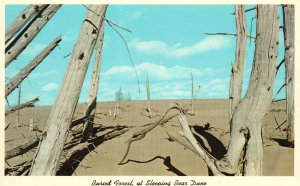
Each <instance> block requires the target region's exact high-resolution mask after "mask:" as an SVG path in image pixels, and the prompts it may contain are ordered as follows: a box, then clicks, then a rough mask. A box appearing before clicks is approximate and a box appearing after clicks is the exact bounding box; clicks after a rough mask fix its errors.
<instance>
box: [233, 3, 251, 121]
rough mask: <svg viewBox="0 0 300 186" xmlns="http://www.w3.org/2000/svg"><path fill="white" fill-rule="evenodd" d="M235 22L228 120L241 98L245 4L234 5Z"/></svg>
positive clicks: (244, 51)
mask: <svg viewBox="0 0 300 186" xmlns="http://www.w3.org/2000/svg"><path fill="white" fill-rule="evenodd" d="M235 23H236V49H235V62H234V63H233V64H232V69H231V75H230V90H229V120H231V118H232V114H233V113H234V111H235V109H236V107H237V105H238V103H239V102H240V100H241V94H242V87H243V74H244V66H245V61H246V45H247V34H246V16H245V6H244V5H235Z"/></svg>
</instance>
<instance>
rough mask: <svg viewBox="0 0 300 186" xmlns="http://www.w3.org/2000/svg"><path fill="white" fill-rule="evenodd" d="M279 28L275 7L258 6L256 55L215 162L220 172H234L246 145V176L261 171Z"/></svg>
mask: <svg viewBox="0 0 300 186" xmlns="http://www.w3.org/2000/svg"><path fill="white" fill-rule="evenodd" d="M278 31H279V22H278V13H277V6H276V5H258V6H257V27H256V46H255V56H254V62H253V67H252V72H251V77H250V83H249V87H248V90H247V93H246V96H245V98H244V99H242V101H241V102H240V103H239V104H238V106H237V109H236V110H235V112H234V114H233V117H232V121H231V126H232V130H231V138H230V142H229V147H228V151H227V154H226V155H225V157H224V158H223V159H221V160H220V161H219V162H218V167H219V169H220V170H221V171H223V172H227V173H231V174H234V173H236V172H237V169H238V163H239V160H240V156H241V152H242V150H243V148H244V146H245V145H246V152H245V160H244V161H245V163H244V167H245V168H244V173H245V175H261V174H262V163H263V162H262V160H263V146H262V136H261V134H262V119H263V117H264V115H265V114H266V112H267V110H268V108H269V107H270V104H271V102H272V93H273V85H274V78H275V74H276V59H277V51H278Z"/></svg>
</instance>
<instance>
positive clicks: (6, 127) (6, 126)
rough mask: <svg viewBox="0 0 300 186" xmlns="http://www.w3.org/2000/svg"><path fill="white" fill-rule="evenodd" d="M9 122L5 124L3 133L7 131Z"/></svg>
mask: <svg viewBox="0 0 300 186" xmlns="http://www.w3.org/2000/svg"><path fill="white" fill-rule="evenodd" d="M10 123H11V122H10V121H9V122H7V124H6V125H5V129H4V131H6V130H7V129H8V127H9V126H10Z"/></svg>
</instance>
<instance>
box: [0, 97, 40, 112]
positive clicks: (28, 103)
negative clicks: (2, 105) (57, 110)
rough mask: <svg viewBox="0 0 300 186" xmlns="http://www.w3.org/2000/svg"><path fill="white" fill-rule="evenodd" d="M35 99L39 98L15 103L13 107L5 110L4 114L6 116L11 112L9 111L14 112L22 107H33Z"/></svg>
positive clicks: (37, 99)
mask: <svg viewBox="0 0 300 186" xmlns="http://www.w3.org/2000/svg"><path fill="white" fill-rule="evenodd" d="M37 101H39V98H34V99H33V100H30V101H28V102H26V103H22V104H20V105H17V106H15V107H13V108H11V109H9V110H8V111H6V112H5V116H7V115H9V114H11V113H13V112H15V111H17V110H20V109H22V108H27V107H34V103H35V102H37Z"/></svg>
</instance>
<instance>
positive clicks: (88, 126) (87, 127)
mask: <svg viewBox="0 0 300 186" xmlns="http://www.w3.org/2000/svg"><path fill="white" fill-rule="evenodd" d="M102 24H103V23H102ZM103 39H104V26H103V25H102V26H101V28H100V33H99V36H98V39H97V40H98V43H97V47H96V57H95V60H94V67H93V73H92V78H91V82H90V94H89V98H88V102H87V105H86V110H85V114H84V115H85V117H89V118H91V120H92V121H93V120H94V115H95V112H96V106H97V94H98V85H99V73H100V65H101V54H102V45H103ZM92 131H93V123H92V122H91V121H89V120H88V121H86V122H85V123H84V127H83V131H82V137H83V140H86V139H87V138H89V136H90V135H91V134H92Z"/></svg>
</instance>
